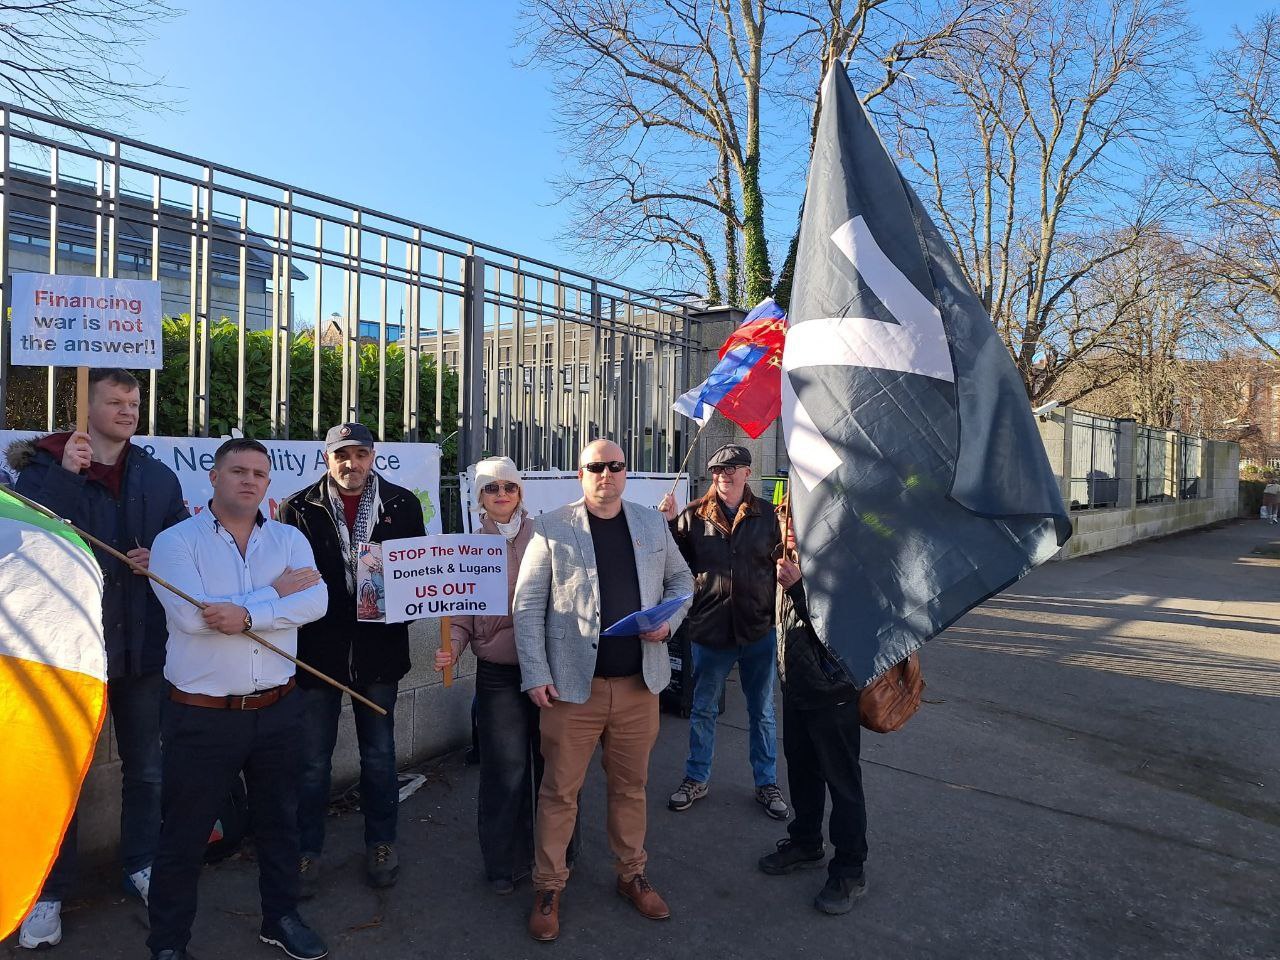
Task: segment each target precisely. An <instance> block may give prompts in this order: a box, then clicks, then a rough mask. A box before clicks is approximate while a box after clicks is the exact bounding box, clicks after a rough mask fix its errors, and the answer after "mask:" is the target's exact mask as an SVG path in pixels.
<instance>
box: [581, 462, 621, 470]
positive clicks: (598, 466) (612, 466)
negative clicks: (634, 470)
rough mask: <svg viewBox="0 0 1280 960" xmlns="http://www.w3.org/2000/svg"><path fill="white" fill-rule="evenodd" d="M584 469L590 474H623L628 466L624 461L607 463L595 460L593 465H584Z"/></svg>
mask: <svg viewBox="0 0 1280 960" xmlns="http://www.w3.org/2000/svg"><path fill="white" fill-rule="evenodd" d="M582 469H583V470H586V471H587V472H588V473H604V472H605V470H608V471H609V472H610V473H621V472H622V471H623V470H625V469H627V465H626V463H625V462H623V461H622V460H610V461H608V462H607V463H606V462H604V461H602V460H593V461H592V462H591V463H584V464H583V465H582Z"/></svg>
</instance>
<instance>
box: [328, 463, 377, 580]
mask: <svg viewBox="0 0 1280 960" xmlns="http://www.w3.org/2000/svg"><path fill="white" fill-rule="evenodd" d="M325 490H326V491H327V492H328V494H329V512H330V513H332V514H333V522H334V525H335V526H336V527H337V528H338V537H339V538H340V539H341V540H342V551H343V554H344V556H345V557H346V561H347V562H346V564H345V566H346V568H347V593H349V594H351V595H352V596H355V592H356V553H357V551H356V544H360V543H368V542H369V533H370V532H371V531H372V530H373V524H374V519H373V518H374V517H376V516H377V515H378V514H380V513H381V512H382V498H381V497H379V496H378V475H377V474H376V473H373V472H372V471H370V473H369V480H368V482H367V483H365V485H364V492H363V493H361V494H360V505H359V506H358V507H357V508H356V522H355V524H354V525H353V526H352V528H351V529H350V530H348V529H347V514H346V511H345V510H343V509H342V494H341V493H339V492H338V485H337V484H336V483H334V482H333V478H332V477H327V478H326V483H325Z"/></svg>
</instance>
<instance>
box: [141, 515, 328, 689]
mask: <svg viewBox="0 0 1280 960" xmlns="http://www.w3.org/2000/svg"><path fill="white" fill-rule="evenodd" d="M315 565H316V561H315V555H314V554H313V553H312V552H311V544H309V543H308V542H307V540H306V538H305V537H304V536H303V535H302V534H301V533H300V532H299V531H298V530H297V528H295V527H291V526H288V525H286V524H283V523H277V522H276V521H274V520H262V519H261V518H259V521H258V523H257V525H256V526H255V527H254V528H253V532H252V533H251V534H250V535H249V543H248V545H247V547H246V548H245V552H244V556H241V555H240V548H239V547H238V546H236V541H235V537H233V536H232V535H231V534H230V533H228V532H227V529H226V528H225V527H223V526H222V524H220V523H219V522H218V520H217V518H216V517H215V516H214V515H213V511H212V510H208V509H206V510H202V511H200V512H199V513H198V514H196V515H195V516H194V517H191V518H189V519H187V520H183V521H182V522H181V523H179V524H175V525H174V526H172V527H169V528H168V529H167V530H164V531H163V532H161V533H160V535H159V536H157V537H156V539H155V543H154V544H152V546H151V570H152V572H153V573H155V574H156V576H158V577H162V578H163V579H165V580H167V581H168V582H169V583H171V584H173V585H174V586H175V587H177V588H178V589H180V590H182V591H184V592H186V593H188V594H190V595H191V596H193V597H195V598H196V599H197V600H200V601H202V602H204V603H235V604H239V605H240V606H242V607H244V608H245V609H246V610H248V611H249V615H250V616H251V617H253V632H254V633H256V634H258V635H259V636H261V637H262V638H263V639H265V640H269V641H270V642H271V643H273V644H275V645H276V646H277V647H279V648H280V649H281V650H284V651H286V652H287V653H289V654H292V655H295V656H296V655H297V652H298V627H300V626H301V625H302V624H304V623H310V622H311V621H313V620H319V619H320V618H321V617H322V616H324V613H325V610H326V609H327V608H328V604H329V593H328V591H327V590H326V589H325V585H324V583H323V581H322V582H319V583H317V584H316V585H315V586H313V587H309V588H307V589H306V590H300V591H298V592H297V593H293V594H290V595H289V596H287V597H282V596H280V595H279V594H278V593H276V591H275V589H274V588H273V587H272V586H271V582H272V581H273V580H275V579H276V578H277V577H278V576H280V574H282V573H284V571H285V568H286V567H291V568H292V569H294V570H297V569H300V568H303V567H314V566H315ZM151 586H152V589H154V590H155V592H156V596H157V597H159V598H160V603H161V604H162V605H163V606H164V611H165V615H166V616H167V618H168V624H169V646H168V654H167V656H166V659H165V666H164V675H165V678H166V679H167V680H168V681H169V682H170V683H172V684H173V685H174V686H175V687H177V688H178V689H179V690H183V691H186V692H187V693H200V694H206V695H208V696H214V697H221V696H236V695H244V694H249V693H254V692H255V691H258V690H267V689H270V688H271V687H278V686H280V685H281V684H282V683H287V682H288V680H289V678H290V677H292V676H293V674H294V666H293V664H292V663H291V662H290V661H288V660H286V659H285V658H284V657H281V656H280V655H278V654H275V653H272V652H271V651H270V650H268V649H267V648H266V647H264V646H262V645H261V644H259V643H256V642H254V641H253V640H251V639H250V638H249V637H246V636H242V635H235V634H226V633H222V632H221V631H219V630H215V629H214V628H213V627H210V626H209V625H208V624H206V623H205V622H204V618H203V617H202V616H201V615H200V610H199V609H197V608H196V607H194V606H192V605H191V604H190V603H188V602H187V601H186V600H183V599H182V598H181V597H178V596H176V595H174V594H172V593H170V592H169V591H168V590H166V589H165V588H164V587H162V586H160V585H159V584H158V583H156V582H154V581H152V583H151Z"/></svg>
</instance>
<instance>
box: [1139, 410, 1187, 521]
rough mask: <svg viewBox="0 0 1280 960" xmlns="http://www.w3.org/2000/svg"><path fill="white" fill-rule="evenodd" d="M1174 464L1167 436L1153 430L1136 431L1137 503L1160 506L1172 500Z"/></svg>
mask: <svg viewBox="0 0 1280 960" xmlns="http://www.w3.org/2000/svg"><path fill="white" fill-rule="evenodd" d="M1176 465H1177V462H1176V460H1174V456H1173V443H1172V442H1171V441H1170V438H1169V435H1168V433H1166V432H1165V431H1164V430H1159V429H1156V428H1154V427H1139V428H1138V450H1137V456H1136V468H1137V469H1136V473H1137V484H1138V489H1137V502H1138V503H1159V502H1161V501H1164V500H1172V499H1174V486H1173V481H1174V477H1175V469H1174V468H1175V467H1176Z"/></svg>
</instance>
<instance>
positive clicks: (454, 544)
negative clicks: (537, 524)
mask: <svg viewBox="0 0 1280 960" xmlns="http://www.w3.org/2000/svg"><path fill="white" fill-rule="evenodd" d="M382 575H383V583H384V585H385V590H386V603H387V623H403V622H404V621H406V620H418V619H420V618H422V617H448V616H453V615H455V614H461V615H465V616H472V615H476V614H481V615H484V614H488V615H490V616H499V617H500V616H504V615H505V614H506V613H507V611H508V597H507V539H506V537H502V536H498V535H496V534H488V533H475V534H466V533H462V534H445V535H443V536H435V537H405V538H404V539H401V540H388V541H386V542H385V543H383V545H382Z"/></svg>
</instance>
